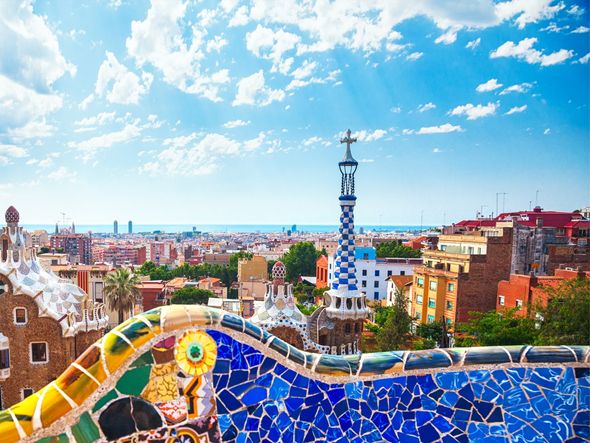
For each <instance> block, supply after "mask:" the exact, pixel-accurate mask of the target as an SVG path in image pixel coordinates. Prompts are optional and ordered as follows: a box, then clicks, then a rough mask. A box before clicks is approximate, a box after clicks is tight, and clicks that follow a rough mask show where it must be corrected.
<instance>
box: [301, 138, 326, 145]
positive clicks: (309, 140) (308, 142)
mask: <svg viewBox="0 0 590 443" xmlns="http://www.w3.org/2000/svg"><path fill="white" fill-rule="evenodd" d="M301 144H302V145H303V146H312V145H323V146H330V145H331V144H332V143H330V142H329V141H328V140H324V139H323V138H322V137H318V136H317V135H316V136H313V137H309V138H306V139H305V140H303V141H302V142H301Z"/></svg>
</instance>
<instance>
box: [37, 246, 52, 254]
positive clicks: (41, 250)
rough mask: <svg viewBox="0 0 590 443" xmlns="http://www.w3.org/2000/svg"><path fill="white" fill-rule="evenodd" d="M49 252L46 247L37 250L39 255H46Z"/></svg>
mask: <svg viewBox="0 0 590 443" xmlns="http://www.w3.org/2000/svg"><path fill="white" fill-rule="evenodd" d="M49 251H50V249H49V248H48V247H47V246H41V248H40V249H39V253H40V254H47V253H48V252H49Z"/></svg>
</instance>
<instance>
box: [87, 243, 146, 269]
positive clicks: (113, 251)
mask: <svg viewBox="0 0 590 443" xmlns="http://www.w3.org/2000/svg"><path fill="white" fill-rule="evenodd" d="M146 257H147V254H146V247H145V245H131V244H114V245H97V246H95V247H93V248H92V261H93V262H94V263H98V262H100V263H110V264H112V265H113V266H121V265H138V266H140V265H142V264H143V263H145V261H146Z"/></svg>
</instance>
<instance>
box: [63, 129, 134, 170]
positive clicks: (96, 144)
mask: <svg viewBox="0 0 590 443" xmlns="http://www.w3.org/2000/svg"><path fill="white" fill-rule="evenodd" d="M140 133H141V129H140V128H139V127H138V126H137V125H136V124H134V123H130V124H127V125H125V127H124V128H123V129H121V130H119V131H114V132H109V133H106V134H102V135H98V136H96V137H92V138H89V139H87V140H82V141H77V142H69V143H68V147H69V148H72V149H76V150H77V151H79V152H80V154H81V158H82V160H83V161H84V162H87V161H89V160H92V159H93V158H94V157H95V156H96V154H97V153H98V151H99V150H100V149H105V148H110V147H111V146H113V145H115V144H122V143H126V142H128V141H130V140H132V139H134V138H136V137H137V136H139V134H140Z"/></svg>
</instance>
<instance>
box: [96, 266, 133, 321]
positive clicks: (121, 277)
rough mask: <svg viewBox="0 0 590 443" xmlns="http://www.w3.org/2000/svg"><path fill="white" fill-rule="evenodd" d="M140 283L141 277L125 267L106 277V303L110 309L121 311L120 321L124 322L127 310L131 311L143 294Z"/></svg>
mask: <svg viewBox="0 0 590 443" xmlns="http://www.w3.org/2000/svg"><path fill="white" fill-rule="evenodd" d="M139 284H140V281H139V277H137V275H135V274H132V273H131V272H130V271H129V270H128V269H125V268H120V269H117V270H115V271H114V272H111V273H109V274H107V275H106V277H105V278H104V295H105V298H106V304H107V307H108V308H109V309H110V310H112V311H117V312H118V313H119V323H123V321H124V320H125V312H129V311H130V310H131V309H132V308H133V305H134V304H135V303H136V302H137V301H138V299H139V297H140V295H141V293H140V291H139V287H138V285H139Z"/></svg>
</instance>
